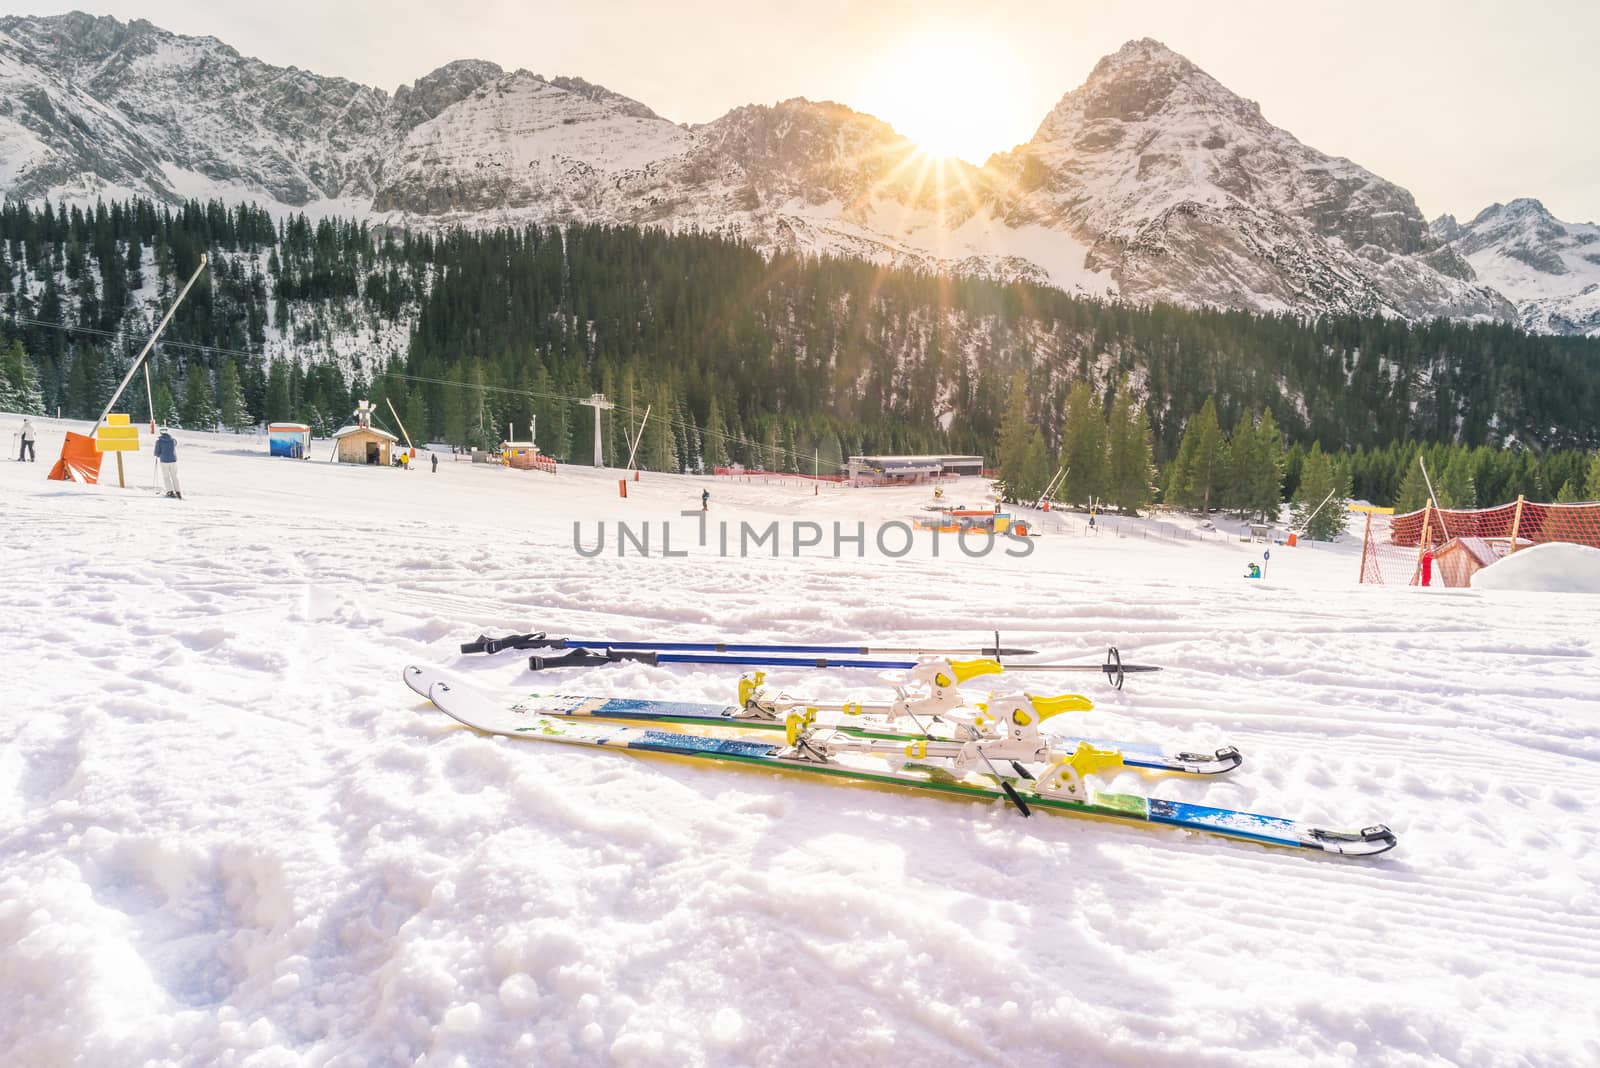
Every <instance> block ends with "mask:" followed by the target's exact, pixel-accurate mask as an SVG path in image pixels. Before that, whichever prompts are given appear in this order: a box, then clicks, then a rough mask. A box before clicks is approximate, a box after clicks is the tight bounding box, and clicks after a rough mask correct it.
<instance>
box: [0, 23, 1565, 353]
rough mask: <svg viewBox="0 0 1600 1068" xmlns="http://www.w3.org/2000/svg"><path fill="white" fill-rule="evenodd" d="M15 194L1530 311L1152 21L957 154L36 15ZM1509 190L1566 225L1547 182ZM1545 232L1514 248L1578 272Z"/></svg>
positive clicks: (9, 27) (18, 35)
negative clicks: (1040, 102) (656, 234)
mask: <svg viewBox="0 0 1600 1068" xmlns="http://www.w3.org/2000/svg"><path fill="white" fill-rule="evenodd" d="M0 195H4V196H8V197H13V198H39V197H43V196H49V197H51V198H53V199H56V200H62V199H68V200H93V199H94V198H95V197H118V196H128V195H140V196H149V197H153V198H155V199H158V200H162V201H166V202H169V203H170V202H174V201H178V200H182V199H184V198H187V197H202V198H204V197H221V198H223V199H227V200H244V199H253V200H257V201H265V202H266V203H267V204H269V205H278V206H285V207H292V208H304V209H309V210H312V211H321V212H335V213H342V214H358V215H362V216H364V217H366V218H368V219H371V220H373V221H378V222H387V223H392V224H396V225H408V226H418V227H438V226H451V225H462V226H467V227H481V226H498V225H520V224H524V223H530V222H536V223H541V224H562V223H570V222H585V223H588V222H593V223H602V224H608V225H615V224H628V225H644V226H664V227H669V228H695V229H699V230H702V231H714V232H719V233H724V234H728V235H730V236H735V237H738V238H741V239H744V240H747V241H749V242H751V243H753V244H755V245H757V246H758V247H761V248H763V249H767V250H774V249H783V250H789V251H797V252H804V253H807V254H833V255H848V256H860V257H863V258H867V259H871V260H874V261H876V262H880V263H892V264H896V265H900V266H910V267H916V268H918V269H922V270H929V271H948V272H959V273H965V274H975V275H983V276H988V277H997V278H1006V279H1017V278H1024V279H1028V280H1031V281H1037V282H1045V283H1052V284H1055V285H1058V286H1060V287H1062V288H1063V289H1066V290H1068V291H1075V292H1081V293H1090V294H1094V295H1097V296H1105V295H1111V296H1119V297H1121V298H1123V299H1126V300H1135V301H1157V300H1161V301H1170V302H1174V303H1179V304H1188V305H1195V304H1205V305H1218V306H1225V307H1234V308H1246V309H1250V310H1254V311H1267V312H1293V313H1296V314H1313V315H1320V314H1346V313H1383V314H1392V315H1398V316H1402V317H1406V318H1428V317H1433V316H1454V317H1477V318H1509V317H1511V316H1512V315H1513V314H1514V309H1513V308H1512V306H1511V305H1510V304H1509V303H1508V302H1507V301H1506V300H1505V299H1504V298H1503V297H1502V296H1501V295H1500V294H1499V293H1496V292H1494V291H1493V290H1490V289H1488V288H1486V287H1484V286H1481V285H1479V284H1477V282H1476V280H1475V278H1474V276H1473V267H1472V266H1469V265H1468V261H1467V260H1466V259H1463V256H1469V255H1470V254H1471V253H1470V249H1471V248H1472V247H1473V246H1472V244H1471V242H1470V241H1469V242H1467V243H1465V244H1463V243H1462V241H1461V235H1460V234H1458V233H1457V231H1458V230H1466V229H1469V228H1463V227H1460V226H1459V224H1457V223H1455V222H1454V221H1453V220H1452V221H1451V222H1450V223H1449V224H1448V225H1444V224H1443V223H1442V222H1441V224H1440V225H1436V226H1435V227H1434V228H1432V229H1430V227H1429V226H1428V224H1427V222H1426V220H1424V219H1423V218H1422V215H1421V213H1420V212H1419V211H1418V210H1417V206H1416V203H1415V202H1414V200H1413V199H1412V197H1411V194H1410V193H1408V192H1406V191H1405V190H1404V189H1401V188H1400V187H1398V186H1396V185H1394V184H1393V183H1390V182H1386V181H1384V180H1383V179H1382V178H1380V177H1378V176H1377V175H1375V174H1373V173H1371V172H1370V171H1367V170H1365V169H1363V168H1361V167H1359V166H1357V165H1356V164H1354V163H1352V162H1351V161H1349V160H1346V159H1340V158H1337V157H1332V156H1328V155H1326V154H1324V153H1321V152H1318V151H1316V150H1315V149H1313V148H1310V147H1308V146H1306V145H1304V144H1302V143H1301V142H1300V141H1298V140H1296V139H1295V138H1294V137H1293V136H1292V135H1291V134H1289V133H1288V132H1286V131H1284V130H1281V129H1279V128H1277V127H1275V126H1273V125H1272V124H1271V123H1269V122H1267V120H1266V119H1265V118H1264V117H1263V116H1262V113H1261V110H1260V108H1259V107H1257V105H1256V104H1254V103H1253V102H1251V101H1249V100H1246V99H1244V98H1242V97H1240V96H1238V95H1237V94H1235V93H1233V92H1231V91H1230V90H1228V89H1227V88H1226V87H1225V86H1223V85H1222V84H1221V83H1220V82H1218V81H1217V80H1216V79H1215V78H1213V77H1211V76H1210V75H1209V74H1207V73H1206V72H1205V71H1204V70H1202V69H1200V67H1198V66H1197V65H1196V64H1194V63H1193V62H1191V61H1190V60H1189V59H1187V58H1186V57H1184V56H1182V55H1180V54H1178V53H1177V52H1174V51H1173V50H1172V49H1170V48H1168V47H1167V46H1166V45H1164V44H1162V43H1161V42H1159V41H1156V40H1154V39H1151V38H1143V39H1139V40H1135V41H1130V42H1128V43H1127V44H1125V45H1123V46H1122V47H1121V48H1120V49H1118V50H1117V51H1116V52H1115V53H1113V54H1112V55H1109V56H1106V57H1105V58H1104V59H1102V60H1100V62H1099V63H1097V64H1096V66H1095V68H1094V70H1093V71H1092V72H1091V74H1090V75H1089V77H1088V79H1087V80H1085V81H1084V83H1083V84H1082V85H1081V86H1079V87H1078V88H1077V89H1074V90H1073V91H1072V92H1069V93H1067V94H1066V95H1065V96H1063V97H1062V98H1061V100H1060V101H1059V102H1058V103H1057V104H1056V106H1055V107H1054V108H1053V109H1052V110H1051V112H1050V113H1049V115H1047V116H1046V117H1045V118H1044V120H1043V122H1042V123H1041V124H1040V126H1039V127H1038V133H1037V134H1036V136H1035V137H1034V139H1033V140H1032V141H1030V142H1029V143H1028V144H1026V145H1022V146H1020V147H1018V148H1016V149H1014V150H1012V151H1011V152H1007V153H1003V154H999V155H996V156H994V157H992V158H991V159H990V160H989V161H988V163H986V164H985V165H984V166H983V167H981V168H980V167H972V166H970V165H967V164H963V163H959V162H947V163H943V164H940V165H939V166H938V167H937V168H934V167H932V166H931V165H930V163H929V161H928V159H927V158H926V157H925V156H923V155H922V154H920V153H919V152H918V150H917V148H916V146H915V145H913V144H912V143H911V142H910V141H908V140H906V139H905V138H904V137H902V136H900V135H899V134H897V133H896V132H895V131H894V130H893V129H892V128H891V127H889V126H888V125H886V124H885V123H883V122H881V121H879V120H878V119H876V118H873V117H872V116H871V115H866V114H863V113H860V112H857V111H854V110H852V109H850V108H848V107H845V106H843V105H841V104H835V103H830V102H815V101H810V100H806V99H802V98H796V99H792V100H785V101H782V102H780V103H777V104H773V105H750V106H746V107H736V108H734V109H732V110H730V111H729V112H727V113H726V114H725V115H723V116H722V117H720V118H718V119H717V120H715V121H713V122H710V123H707V124H705V125H701V126H695V127H687V126H680V125H678V124H675V123H673V122H670V121H668V120H667V119H664V118H662V117H661V116H659V115H657V114H656V113H655V112H654V111H653V110H651V109H650V108H649V107H648V106H646V105H645V104H643V103H641V102H639V101H637V100H634V99H632V98H630V97H627V96H624V95H623V94H621V93H617V92H615V91H613V90H611V89H608V88H606V87H604V86H600V85H596V84H594V83H591V82H588V81H586V80H584V79H583V78H580V77H574V76H563V77H555V78H549V79H546V78H544V77H542V76H540V75H536V74H532V73H530V72H528V71H526V70H516V71H510V72H507V71H505V70H503V69H502V68H500V67H499V66H498V65H496V64H494V63H490V62H486V61H483V60H471V59H469V60H460V61H457V62H453V63H448V64H446V65H444V66H442V67H440V68H438V69H437V70H434V71H432V72H431V73H429V74H427V75H425V76H423V77H421V78H418V79H417V80H416V81H414V82H412V83H411V84H410V85H408V86H401V87H399V88H398V89H396V90H395V92H394V94H393V95H392V96H391V95H390V94H388V93H385V92H383V91H382V90H379V89H375V88H371V87H368V86H362V85H358V84H356V83H353V82H350V81H346V80H344V79H341V78H331V77H323V76H320V75H317V74H314V73H311V72H308V71H300V70H296V69H294V68H283V67H274V66H271V65H269V64H266V63H263V62H262V61H260V60H258V59H254V58H250V57H247V56H242V55H240V53H238V52H237V51H235V50H234V49H232V48H230V47H228V46H227V45H225V44H223V43H221V42H219V41H216V40H214V39H211V38H198V37H184V36H180V35H177V34H172V33H169V32H167V31H165V30H162V29H159V28H158V27H155V26H152V25H151V24H150V23H148V22H143V21H140V20H135V21H133V22H128V23H124V22H119V21H118V20H117V19H114V18H110V17H95V16H91V15H85V14H83V13H81V12H80V13H73V14H70V15H61V16H52V17H48V18H31V17H21V16H11V17H5V18H0ZM1500 216H1504V218H1505V220H1508V221H1506V222H1505V223H1504V224H1503V225H1504V226H1506V227H1508V228H1511V223H1510V222H1509V220H1512V219H1532V220H1535V223H1534V224H1533V225H1532V231H1533V233H1534V234H1535V235H1536V236H1539V235H1542V236H1540V240H1544V241H1550V240H1561V239H1563V238H1562V237H1561V233H1564V232H1565V231H1561V227H1562V224H1560V223H1558V222H1555V221H1554V220H1550V221H1549V222H1548V223H1540V222H1538V221H1537V220H1540V219H1547V218H1548V217H1547V214H1546V213H1544V211H1543V208H1542V206H1540V205H1538V204H1537V202H1534V201H1527V202H1523V201H1515V202H1513V204H1512V205H1508V206H1506V207H1505V208H1503V209H1501V210H1500V212H1499V214H1498V215H1497V218H1498V217H1500ZM1480 224H1484V225H1482V226H1480ZM1486 224H1487V220H1484V219H1483V218H1482V217H1480V219H1479V220H1475V222H1474V224H1472V225H1473V228H1478V229H1487V225H1486ZM1524 229H1526V227H1524ZM1557 231H1561V233H1558V232H1557ZM1570 236H1571V235H1568V237H1569V238H1570ZM1571 239H1572V240H1576V239H1575V238H1571ZM1529 246H1530V242H1529V240H1522V241H1520V242H1517V243H1516V249H1517V251H1513V252H1511V253H1508V254H1512V255H1516V256H1520V257H1522V258H1523V259H1524V260H1528V261H1529V262H1536V263H1539V264H1542V265H1543V266H1542V267H1541V269H1542V270H1545V271H1546V272H1547V273H1548V274H1556V273H1559V272H1558V271H1557V270H1556V261H1555V260H1552V259H1550V258H1549V257H1548V256H1544V255H1543V253H1541V252H1540V251H1538V250H1534V249H1532V248H1531V247H1529ZM1592 251H1593V250H1587V249H1586V250H1584V251H1583V252H1582V253H1580V254H1579V255H1580V259H1579V262H1582V256H1585V255H1589V254H1592ZM1563 257H1564V258H1562V259H1561V261H1560V266H1563V267H1565V268H1566V269H1567V270H1568V271H1569V273H1570V272H1571V271H1572V270H1574V268H1573V267H1572V262H1573V261H1572V259H1571V258H1570V257H1566V256H1565V254H1564V253H1563ZM1502 258H1503V257H1502ZM1473 262H1474V263H1476V262H1477V261H1473ZM1480 269H1481V268H1480ZM1586 269H1587V268H1586ZM1550 321H1551V322H1553V323H1557V324H1559V322H1561V321H1564V320H1559V319H1552V320H1550Z"/></svg>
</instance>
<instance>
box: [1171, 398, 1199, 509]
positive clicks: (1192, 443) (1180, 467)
mask: <svg viewBox="0 0 1600 1068" xmlns="http://www.w3.org/2000/svg"><path fill="white" fill-rule="evenodd" d="M1199 439H1200V435H1199V434H1198V433H1195V426H1194V420H1193V419H1191V420H1189V426H1188V428H1186V429H1185V430H1184V432H1183V442H1182V444H1180V445H1179V446H1178V455H1177V456H1176V457H1174V458H1173V461H1172V462H1171V463H1170V464H1168V465H1167V472H1166V475H1167V483H1166V489H1165V490H1164V492H1163V493H1162V497H1161V499H1162V501H1163V502H1165V503H1166V504H1169V505H1172V506H1173V507H1183V506H1184V505H1185V502H1187V501H1188V499H1189V483H1190V481H1191V479H1192V478H1193V472H1194V450H1195V447H1196V445H1197V444H1198V443H1199Z"/></svg>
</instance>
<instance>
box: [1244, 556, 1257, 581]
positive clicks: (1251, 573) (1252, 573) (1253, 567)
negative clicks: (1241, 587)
mask: <svg viewBox="0 0 1600 1068" xmlns="http://www.w3.org/2000/svg"><path fill="white" fill-rule="evenodd" d="M1244 577H1245V578H1247V579H1250V578H1260V577H1261V565H1260V564H1258V563H1256V562H1255V561H1254V560H1252V561H1250V569H1249V570H1248V571H1246V572H1245V573H1244Z"/></svg>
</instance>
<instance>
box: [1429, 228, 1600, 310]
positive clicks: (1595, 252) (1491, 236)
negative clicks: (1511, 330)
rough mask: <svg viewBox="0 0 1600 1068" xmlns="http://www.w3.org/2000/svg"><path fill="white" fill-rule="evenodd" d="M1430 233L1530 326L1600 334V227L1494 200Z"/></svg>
mask: <svg viewBox="0 0 1600 1068" xmlns="http://www.w3.org/2000/svg"><path fill="white" fill-rule="evenodd" d="M1433 232H1434V234H1435V235H1437V236H1438V237H1439V238H1441V239H1443V240H1445V241H1448V242H1450V244H1451V245H1452V246H1453V247H1454V248H1455V250H1456V251H1457V252H1458V253H1460V254H1461V255H1462V256H1463V257H1465V259H1466V261H1467V262H1468V263H1470V264H1471V265H1472V268H1473V270H1475V271H1476V272H1477V273H1478V276H1479V277H1480V278H1482V279H1483V280H1484V281H1485V282H1487V283H1488V284H1490V285H1493V286H1494V287H1495V288H1496V289H1498V290H1499V291H1500V292H1502V293H1504V294H1505V295H1506V296H1507V297H1510V298H1511V299H1512V300H1514V301H1515V302H1516V304H1517V310H1518V318H1519V319H1520V321H1521V322H1522V325H1523V326H1524V327H1526V328H1527V329H1528V330H1532V331H1535V332H1538V333H1549V334H1590V335H1600V226H1597V225H1595V224H1594V223H1567V222H1562V221H1561V220H1560V219H1557V218H1556V217H1555V216H1554V215H1551V214H1550V212H1549V211H1548V210H1547V209H1546V208H1545V206H1544V205H1543V204H1541V203H1539V201H1537V200H1533V199H1531V198H1522V199H1518V200H1513V201H1512V202H1511V203H1509V204H1491V205H1490V206H1489V207H1487V208H1485V209H1483V211H1481V212H1479V213H1478V214H1477V216H1476V217H1475V218H1474V219H1473V220H1472V221H1471V222H1469V223H1466V224H1464V225H1463V224H1461V223H1458V222H1456V220H1455V219H1454V218H1453V217H1452V216H1449V215H1442V216H1440V217H1439V218H1438V219H1436V220H1434V223H1433Z"/></svg>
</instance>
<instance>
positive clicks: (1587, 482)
mask: <svg viewBox="0 0 1600 1068" xmlns="http://www.w3.org/2000/svg"><path fill="white" fill-rule="evenodd" d="M1583 496H1584V498H1585V499H1586V500H1591V501H1600V452H1597V453H1595V454H1594V459H1592V460H1590V461H1589V473H1588V474H1587V475H1585V476H1584V480H1583Z"/></svg>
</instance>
